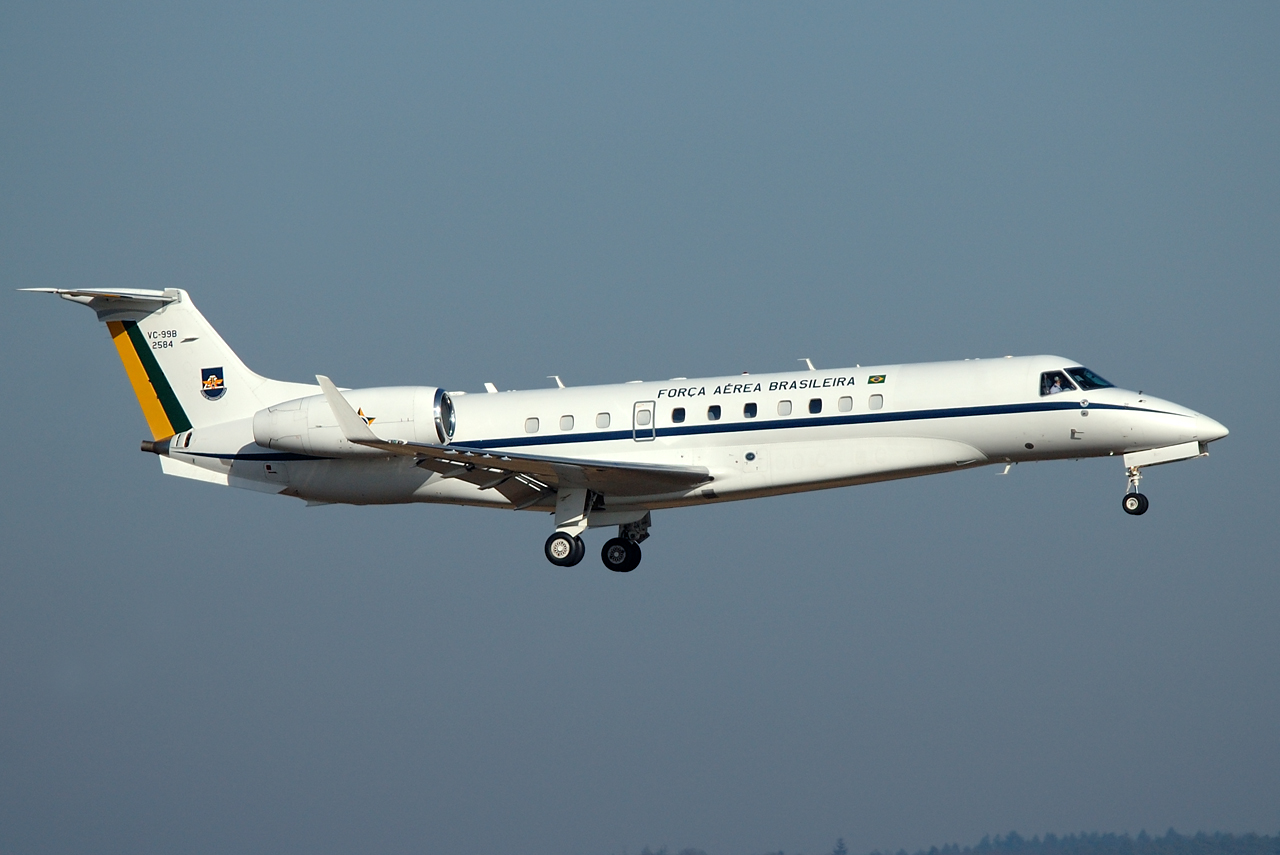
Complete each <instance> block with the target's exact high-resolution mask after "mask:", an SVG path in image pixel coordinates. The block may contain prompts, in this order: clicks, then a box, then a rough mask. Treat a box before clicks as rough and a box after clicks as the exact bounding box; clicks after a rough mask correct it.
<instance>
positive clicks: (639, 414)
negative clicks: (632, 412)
mask: <svg viewBox="0 0 1280 855" xmlns="http://www.w3.org/2000/svg"><path fill="white" fill-rule="evenodd" d="M652 418H653V413H652V412H650V411H649V410H636V424H638V425H640V426H641V427H645V426H647V425H648V424H649V420H650V419H652Z"/></svg>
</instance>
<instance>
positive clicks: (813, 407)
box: [809, 398, 822, 415]
mask: <svg viewBox="0 0 1280 855" xmlns="http://www.w3.org/2000/svg"><path fill="white" fill-rule="evenodd" d="M809 412H811V413H814V414H815V415H816V414H818V413H820V412H822V399H821V398H810V399H809Z"/></svg>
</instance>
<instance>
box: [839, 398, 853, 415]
mask: <svg viewBox="0 0 1280 855" xmlns="http://www.w3.org/2000/svg"><path fill="white" fill-rule="evenodd" d="M836 406H837V407H839V408H840V412H842V413H847V412H849V411H850V410H852V409H853V398H850V397H849V396H848V395H845V396H844V397H843V398H841V399H840V400H839V401H836Z"/></svg>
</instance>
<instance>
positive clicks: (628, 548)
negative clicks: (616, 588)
mask: <svg viewBox="0 0 1280 855" xmlns="http://www.w3.org/2000/svg"><path fill="white" fill-rule="evenodd" d="M600 560H601V561H603V562H604V566H605V567H608V568H609V569H610V570H612V571H613V572H615V573H630V572H631V571H632V570H634V569H636V566H637V565H639V563H640V544H638V543H634V542H632V541H630V540H627V539H626V538H625V537H615V538H613V539H611V540H607V541H605V544H604V548H603V549H601V550H600Z"/></svg>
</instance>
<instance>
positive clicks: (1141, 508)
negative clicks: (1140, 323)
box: [1124, 493, 1150, 517]
mask: <svg viewBox="0 0 1280 855" xmlns="http://www.w3.org/2000/svg"><path fill="white" fill-rule="evenodd" d="M1149 504H1150V503H1149V502H1148V501H1147V497H1146V496H1144V495H1142V494H1141V493H1126V494H1125V497H1124V512H1125V513H1126V514H1133V515H1134V516H1135V517H1138V516H1142V515H1143V514H1145V513H1146V512H1147V506H1148V505H1149Z"/></svg>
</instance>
